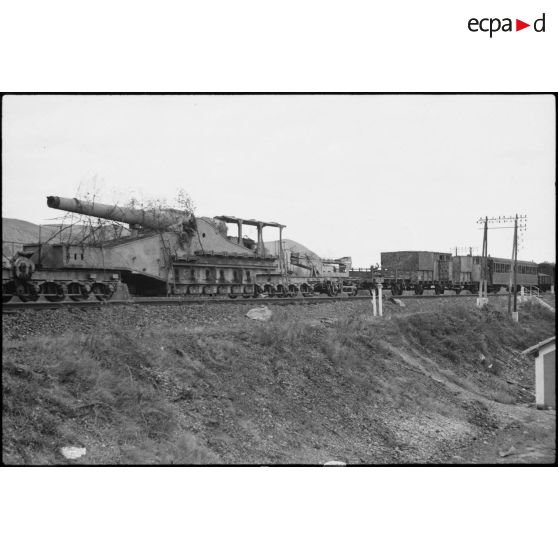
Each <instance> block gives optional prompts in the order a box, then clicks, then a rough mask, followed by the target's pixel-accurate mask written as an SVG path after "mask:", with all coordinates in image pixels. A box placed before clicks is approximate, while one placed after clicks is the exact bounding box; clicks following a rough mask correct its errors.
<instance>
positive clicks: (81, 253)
mask: <svg viewBox="0 0 558 558" xmlns="http://www.w3.org/2000/svg"><path fill="white" fill-rule="evenodd" d="M81 259H82V260H83V252H82V253H81Z"/></svg>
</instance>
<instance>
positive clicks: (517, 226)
mask: <svg viewBox="0 0 558 558" xmlns="http://www.w3.org/2000/svg"><path fill="white" fill-rule="evenodd" d="M477 223H478V224H484V236H483V244H482V267H481V292H480V297H479V298H478V299H477V306H483V304H486V302H487V300H488V298H486V300H483V298H484V297H483V292H485V293H486V295H485V296H486V297H488V262H487V256H488V249H487V248H488V247H487V234H488V228H489V227H488V223H490V224H503V225H507V224H508V223H513V225H512V226H503V227H490V228H491V229H512V228H513V229H514V232H513V248H512V257H511V265H510V280H509V294H508V314H511V316H512V319H513V320H514V321H518V314H517V233H518V231H525V230H527V215H518V214H517V213H516V214H515V217H513V216H512V217H502V216H500V217H491V218H488V217H484V218H480V219H479V220H478V221H477ZM483 285H484V289H486V290H485V291H483ZM512 289H513V291H514V297H513V313H512V311H511V292H512Z"/></svg>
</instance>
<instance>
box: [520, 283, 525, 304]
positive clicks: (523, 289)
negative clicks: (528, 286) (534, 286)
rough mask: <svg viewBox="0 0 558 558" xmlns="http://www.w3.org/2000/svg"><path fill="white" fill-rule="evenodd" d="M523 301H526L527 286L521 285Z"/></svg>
mask: <svg viewBox="0 0 558 558" xmlns="http://www.w3.org/2000/svg"><path fill="white" fill-rule="evenodd" d="M521 302H525V287H524V286H523V285H521Z"/></svg>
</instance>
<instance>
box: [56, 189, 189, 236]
mask: <svg viewBox="0 0 558 558" xmlns="http://www.w3.org/2000/svg"><path fill="white" fill-rule="evenodd" d="M47 205H48V206H49V207H52V208H53V209H60V210H62V211H70V212H72V213H80V214H81V215H90V216H92V217H99V218H101V219H111V220H112V221H119V222H121V223H128V224H129V225H139V226H141V227H146V228H148V229H154V230H165V229H168V228H169V227H171V226H173V225H177V224H180V223H182V224H188V225H190V226H195V218H194V216H193V215H192V214H191V213H189V212H188V211H179V210H177V209H161V210H157V209H147V210H145V209H133V208H127V207H119V206H118V205H107V204H103V203H97V202H90V201H83V200H78V199H76V198H60V197H58V196H48V197H47Z"/></svg>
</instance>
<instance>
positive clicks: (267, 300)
mask: <svg viewBox="0 0 558 558" xmlns="http://www.w3.org/2000/svg"><path fill="white" fill-rule="evenodd" d="M477 296H478V295H473V294H465V295H463V294H462V295H415V294H409V295H401V296H398V297H392V296H391V295H388V296H384V301H389V300H390V299H391V298H397V299H400V300H405V299H421V300H448V299H462V298H476V297H477ZM489 296H490V297H498V296H508V295H507V293H503V294H500V293H497V294H490V295H489ZM359 300H372V296H370V295H358V296H331V297H330V296H327V295H320V296H312V297H302V296H295V297H285V298H277V297H258V298H224V297H223V298H219V297H196V298H194V297H191V298H173V297H154V298H146V297H145V298H144V297H140V298H132V299H130V300H81V301H71V300H65V301H60V302H49V301H46V300H39V301H36V302H7V303H5V304H2V313H3V314H11V313H15V312H19V311H21V310H56V309H62V308H80V309H83V310H85V309H94V308H101V307H106V306H118V305H120V306H134V305H139V306H150V305H151V306H190V305H196V304H197V305H200V304H201V305H203V304H245V305H257V306H261V305H262V304H278V305H296V304H326V303H332V302H341V303H344V302H355V301H359Z"/></svg>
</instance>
